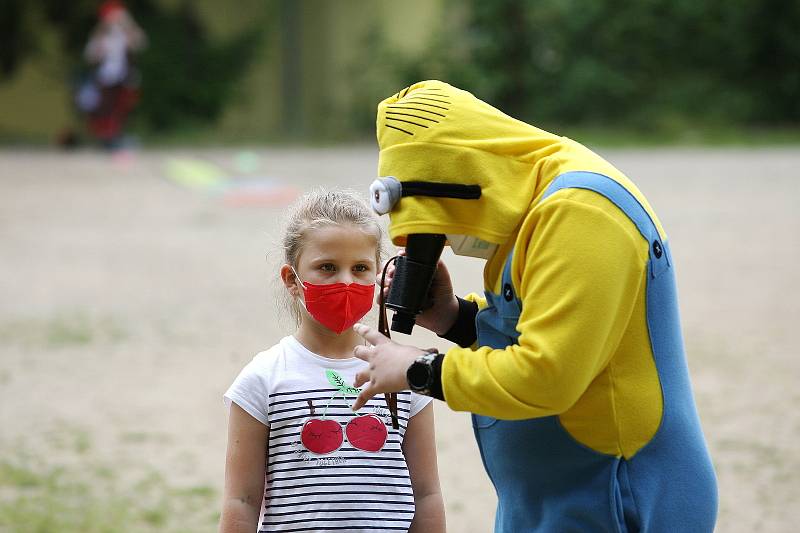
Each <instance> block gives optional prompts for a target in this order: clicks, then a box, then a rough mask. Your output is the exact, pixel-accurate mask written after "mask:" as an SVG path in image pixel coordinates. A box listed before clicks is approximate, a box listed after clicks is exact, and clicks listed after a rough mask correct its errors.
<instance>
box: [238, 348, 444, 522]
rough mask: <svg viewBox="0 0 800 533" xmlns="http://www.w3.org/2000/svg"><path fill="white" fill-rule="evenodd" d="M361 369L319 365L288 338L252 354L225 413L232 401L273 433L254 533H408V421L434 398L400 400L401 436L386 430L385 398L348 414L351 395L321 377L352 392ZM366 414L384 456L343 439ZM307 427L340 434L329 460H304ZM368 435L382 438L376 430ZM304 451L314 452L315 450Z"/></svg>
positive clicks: (348, 362) (350, 363)
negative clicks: (321, 424) (311, 422)
mask: <svg viewBox="0 0 800 533" xmlns="http://www.w3.org/2000/svg"><path fill="white" fill-rule="evenodd" d="M365 365H366V363H365V362H363V361H361V360H360V359H356V358H350V359H328V358H326V357H321V356H319V355H317V354H315V353H313V352H311V351H309V350H308V349H306V348H305V347H304V346H303V345H302V344H300V342H298V341H297V339H295V338H294V337H292V336H289V337H284V338H283V339H281V341H280V342H279V343H278V344H276V345H275V346H273V347H272V348H270V349H269V350H267V351H265V352H261V353H259V354H257V355H256V356H255V357H254V358H253V360H252V361H251V362H250V363H248V364H247V366H245V367H244V369H243V370H242V371H241V373H240V374H239V376H238V377H237V378H236V380H234V382H233V384H232V385H231V386H230V388H229V389H228V391H227V392H226V393H225V396H224V397H225V401H226V403H227V404H230V402H231V401H232V402H235V403H236V404H237V405H239V406H240V407H241V408H242V409H244V410H245V411H247V412H248V413H249V414H250V415H252V416H253V417H254V418H255V419H257V420H259V421H260V422H262V423H263V424H266V425H267V426H269V442H268V451H267V467H266V472H265V476H266V483H265V490H264V501H263V502H262V507H261V518H260V525H259V530H258V531H259V532H273V531H280V532H287V533H288V532H301V531H315V532H342V531H348V532H375V531H407V530H408V527H409V525H410V524H411V519H412V518H413V517H414V496H413V493H412V490H411V480H410V478H409V474H408V468H407V466H406V461H405V457H404V456H403V452H402V450H401V445H402V443H403V436H404V435H405V431H406V427H407V426H408V420H409V418H411V417H412V416H414V415H415V414H417V413H418V412H419V411H420V410H421V409H422V408H423V407H424V406H425V405H427V404H428V402H430V400H431V399H430V398H428V397H425V396H419V395H417V394H414V393H412V392H409V391H404V392H400V393H398V394H397V410H398V418H399V422H400V424H399V425H400V429H399V430H395V429H393V428H392V424H391V418H390V416H389V410H388V408H387V405H386V401H385V399H384V396H383V395H382V394H381V395H378V396H376V397H375V398H372V399H371V400H369V402H368V403H367V405H365V406H364V407H363V408H361V409H360V410H359V412H358V413H353V412H352V411H351V410H350V407H349V405H348V402H349V404H352V402H353V401H354V400H355V398H356V395H355V394H353V391H350V394H348V395H347V399H346V400H345V398H344V394H343V393H342V392H341V389H340V388H337V387H336V386H334V385H333V384H332V383H331V382H330V381H329V378H328V377H327V374H326V371H331V372H332V373H333V374H334V375H338V376H341V378H343V379H344V381H345V382H346V384H347V385H352V383H353V381H354V379H355V375H356V373H357V372H358V371H359V370H360V369H362V368H364V366H365ZM329 373H330V372H329ZM312 408H313V410H314V415H313V417H312V415H311V409H312ZM369 414H374V415H377V417H378V418H379V419H380V421H382V422H383V424H385V426H386V430H387V432H388V436H387V438H386V442H385V444H384V445H383V447H382V448H381V449H379V450H378V451H374V452H370V451H363V450H362V449H358V448H356V447H355V446H354V445H353V444H351V443H350V442H349V439H348V435H350V436H353V437H356V438H357V435H356V433H355V432H351V431H350V430H349V429H348V428H347V423H348V422H349V421H352V420H353V419H355V418H356V417H358V416H364V415H369ZM309 418H317V419H324V420H326V421H327V424H328V425H327V429H331V428H333V429H332V433H333V434H334V435H339V434H340V435H341V437H342V438H341V446H340V447H339V448H338V449H337V450H335V451H332V452H330V453H325V454H319V453H313V452H311V451H309V449H308V448H306V447H305V445H304V442H306V443H309V442H310V441H309V440H308V439H309V438H313V437H315V435H313V431H312V432H310V433H309V430H310V429H311V428H307V431H306V432H305V433H303V425H304V423H305V422H306V421H307V420H308V419H309ZM367 419H368V422H369V423H370V424H372V425H373V426H375V425H376V424H379V422H376V420H375V418H374V417H367ZM333 422H335V423H336V424H338V425H339V428H341V430H340V431H339V430H338V429H337V428H336V426H335V425H334V424H333ZM357 425H358V424H356V423H354V424H353V425H351V428H355V427H356V426H357ZM371 429H373V430H374V431H377V432H378V435H379V436H381V437H382V435H383V433H382V428H377V427H373V428H371ZM382 440H383V439H382V438H381V439H380V441H382ZM371 442H372V441H371ZM309 447H310V448H312V449H314V448H315V446H314V445H313V443H312V444H310V446H309ZM359 447H360V448H369V446H364V445H361V446H359Z"/></svg>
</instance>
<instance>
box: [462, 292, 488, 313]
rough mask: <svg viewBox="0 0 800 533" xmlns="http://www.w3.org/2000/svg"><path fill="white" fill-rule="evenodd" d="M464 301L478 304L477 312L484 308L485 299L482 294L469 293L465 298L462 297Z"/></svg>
mask: <svg viewBox="0 0 800 533" xmlns="http://www.w3.org/2000/svg"><path fill="white" fill-rule="evenodd" d="M464 299H465V300H466V301H468V302H475V303H476V304H478V309H479V310H480V309H483V308H484V307H486V297H485V296H483V295H482V294H478V293H475V292H471V293H469V294H467V295H466V296H464Z"/></svg>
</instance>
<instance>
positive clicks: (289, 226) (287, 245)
mask: <svg viewBox="0 0 800 533" xmlns="http://www.w3.org/2000/svg"><path fill="white" fill-rule="evenodd" d="M337 225H339V226H354V227H356V228H357V229H360V230H361V231H363V232H365V233H367V234H370V235H373V236H374V237H375V265H376V268H379V267H380V264H381V258H382V257H383V252H384V250H383V243H384V231H383V227H382V226H381V225H380V222H379V221H378V217H377V216H376V215H375V213H373V211H372V209H370V208H369V207H368V206H367V204H366V202H365V201H364V200H363V199H362V197H361V196H359V194H358V193H356V192H355V191H349V190H342V191H328V190H325V189H315V190H313V191H311V192H309V193H306V194H305V195H303V196H301V197H300V198H299V199H298V200H297V201H295V203H294V204H292V206H290V207H289V211H288V213H287V217H286V224H285V229H284V232H283V240H282V247H283V260H284V261H285V262H286V264H288V265H291V266H292V267H293V268H297V260H298V258H299V257H300V254H301V253H302V251H303V244H304V242H305V238H306V237H307V236H308V234H309V233H310V232H311V231H313V230H315V229H318V228H321V227H325V226H337ZM289 310H290V311H291V313H292V315H293V317H294V319H295V322H296V323H297V324H299V323H300V309H299V307H298V304H297V302H295V301H294V299H291V302H290V306H289Z"/></svg>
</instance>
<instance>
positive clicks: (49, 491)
mask: <svg viewBox="0 0 800 533" xmlns="http://www.w3.org/2000/svg"><path fill="white" fill-rule="evenodd" d="M0 455H2V457H3V459H0V531H3V532H4V533H5V532H8V533H50V532H53V531H58V532H60V533H112V532H114V533H126V532H131V533H133V532H136V533H139V532H143V533H149V532H160V533H162V532H163V533H180V532H184V531H186V532H188V531H193V532H203V531H208V532H212V531H215V530H216V524H217V521H218V517H219V515H218V513H217V508H218V501H217V493H216V491H215V490H214V489H213V488H211V487H207V486H190V487H176V486H173V485H171V484H170V483H169V482H168V481H167V480H166V479H164V477H163V476H162V475H161V474H160V473H159V472H156V471H154V470H149V471H144V472H138V473H137V474H138V477H137V476H133V477H134V478H135V479H134V481H131V482H122V481H121V478H122V477H125V478H126V479H127V478H129V477H131V476H130V475H128V474H129V473H128V472H125V474H126V475H125V476H123V475H122V472H119V469H120V468H121V467H120V466H119V465H98V464H96V463H92V462H91V461H87V460H84V461H82V462H79V463H78V464H76V465H75V466H63V465H58V464H55V465H45V464H43V462H42V461H40V460H38V459H37V458H34V457H32V456H30V454H28V453H27V452H25V451H23V450H17V451H16V452H14V453H10V454H9V453H5V452H4V453H2V454H0ZM123 467H124V466H123Z"/></svg>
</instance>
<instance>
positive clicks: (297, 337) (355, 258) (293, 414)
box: [220, 192, 445, 533]
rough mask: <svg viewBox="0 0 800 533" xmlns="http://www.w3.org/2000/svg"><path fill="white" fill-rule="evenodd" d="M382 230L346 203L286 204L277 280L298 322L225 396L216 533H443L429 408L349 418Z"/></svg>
mask: <svg viewBox="0 0 800 533" xmlns="http://www.w3.org/2000/svg"><path fill="white" fill-rule="evenodd" d="M382 240H383V235H382V230H381V227H380V226H379V225H378V222H377V219H376V218H375V216H374V215H373V214H372V212H371V210H370V209H369V208H367V206H366V205H365V204H364V203H363V202H362V201H360V200H359V199H358V198H357V197H355V196H354V195H352V194H348V193H344V192H315V193H311V194H308V195H306V196H305V197H303V198H302V199H301V200H300V201H298V202H297V204H295V206H294V209H293V211H292V212H291V215H290V218H289V223H288V227H287V229H286V233H285V236H284V239H283V249H284V260H285V263H286V264H284V265H283V266H282V267H281V269H280V276H281V280H282V282H283V284H284V285H285V287H286V290H287V291H288V294H289V295H290V296H291V298H292V299H293V302H294V304H295V311H296V313H297V317H296V318H298V319H299V327H298V329H297V331H296V332H295V334H294V335H292V336H288V337H284V338H283V339H281V341H280V342H279V343H278V344H276V345H275V346H273V347H272V348H270V349H269V350H267V351H265V352H261V353H259V354H258V355H256V356H255V358H254V359H253V360H252V361H251V362H250V363H249V364H248V365H247V366H246V367H245V368H244V369H243V370H242V372H241V373H240V374H239V376H238V377H237V378H236V380H235V381H234V382H233V385H231V387H230V388H229V389H228V391H227V392H226V393H225V400H226V403H227V404H228V406H229V410H230V414H229V423H228V424H229V427H228V450H227V459H226V465H225V491H224V500H223V510H222V519H221V522H220V531H221V532H223V533H233V532H248V533H250V532H254V531H256V530H257V531H259V532H267V531H269V532H272V531H282V532H299V531H337V532H341V531H347V532H358V531H412V532H418V533H440V532H444V530H445V527H444V505H443V501H442V495H441V490H440V488H439V477H438V472H437V465H436V449H435V442H434V430H433V408H432V405H431V403H430V399H429V398H426V397H423V396H418V395H416V394H413V393H411V392H409V391H405V392H401V393H398V394H397V402H396V404H397V405H396V413H397V420H396V422H397V423H396V424H394V425H397V429H395V428H394V427H393V420H392V417H391V415H390V412H389V408H388V407H387V402H386V400H385V399H384V397H383V396H380V397H377V396H376V397H375V398H373V399H372V400H370V401H369V403H367V405H365V406H364V407H363V408H361V409H360V410H359V411H358V412H356V413H354V412H353V411H352V410H351V406H352V403H353V401H354V400H355V398H356V397H357V395H358V392H359V389H356V388H353V387H352V386H350V384H352V383H353V379H354V377H355V375H356V374H357V373H358V371H359V370H361V369H363V368H364V366H365V365H366V363H364V362H363V361H361V360H359V359H356V358H354V357H353V348H354V347H355V346H356V345H357V344H361V343H363V341H362V340H361V338H360V337H359V336H358V335H357V334H356V333H355V332H354V331H353V329H352V325H353V324H354V323H355V322H356V321H357V320H359V319H360V318H362V317H363V316H364V315H365V314H366V313H367V312H369V310H370V309H371V307H372V301H373V297H374V293H375V279H376V275H377V274H378V265H379V264H380V255H381V243H382Z"/></svg>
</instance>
